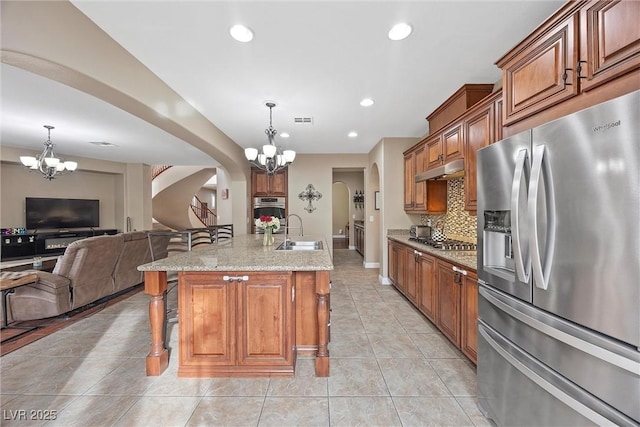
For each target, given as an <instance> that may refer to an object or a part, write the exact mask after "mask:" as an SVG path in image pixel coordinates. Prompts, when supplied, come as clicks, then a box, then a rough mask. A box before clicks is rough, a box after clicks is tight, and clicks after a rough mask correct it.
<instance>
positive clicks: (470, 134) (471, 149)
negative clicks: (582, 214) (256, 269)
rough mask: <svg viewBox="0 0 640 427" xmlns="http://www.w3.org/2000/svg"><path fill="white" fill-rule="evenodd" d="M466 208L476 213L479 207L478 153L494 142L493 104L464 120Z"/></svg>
mask: <svg viewBox="0 0 640 427" xmlns="http://www.w3.org/2000/svg"><path fill="white" fill-rule="evenodd" d="M464 136H465V153H464V176H465V179H464V199H465V200H464V208H465V209H466V210H468V211H475V210H476V209H477V206H478V198H477V186H478V183H477V181H478V179H477V176H476V168H477V164H478V160H477V157H478V155H477V152H478V150H479V149H481V148H483V147H486V146H488V145H489V144H491V142H493V140H494V138H493V104H489V105H487V106H486V107H485V108H483V109H481V110H480V111H478V112H477V113H476V114H474V115H472V116H471V117H468V118H466V119H465V120H464Z"/></svg>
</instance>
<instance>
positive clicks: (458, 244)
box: [409, 237, 477, 251]
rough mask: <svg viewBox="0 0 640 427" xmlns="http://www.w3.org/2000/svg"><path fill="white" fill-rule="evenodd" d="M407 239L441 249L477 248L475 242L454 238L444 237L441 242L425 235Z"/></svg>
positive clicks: (470, 249)
mask: <svg viewBox="0 0 640 427" xmlns="http://www.w3.org/2000/svg"><path fill="white" fill-rule="evenodd" d="M409 240H411V241H413V242H417V243H421V244H423V245H427V246H431V247H433V248H436V249H440V250H443V251H475V250H476V249H477V245H476V244H475V243H469V242H463V241H461V240H454V239H445V240H443V241H441V242H436V241H435V240H433V239H430V238H425V237H409Z"/></svg>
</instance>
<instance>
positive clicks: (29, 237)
mask: <svg viewBox="0 0 640 427" xmlns="http://www.w3.org/2000/svg"><path fill="white" fill-rule="evenodd" d="M117 232H118V230H116V229H90V230H84V229H83V230H64V231H45V232H40V233H32V234H29V233H27V234H7V235H2V257H1V259H2V261H6V260H12V259H19V258H30V257H34V256H50V255H60V254H62V253H64V251H65V249H66V248H67V246H69V245H70V244H71V243H72V242H75V241H76V240H80V239H86V238H87V237H93V236H101V235H104V234H116V233H117Z"/></svg>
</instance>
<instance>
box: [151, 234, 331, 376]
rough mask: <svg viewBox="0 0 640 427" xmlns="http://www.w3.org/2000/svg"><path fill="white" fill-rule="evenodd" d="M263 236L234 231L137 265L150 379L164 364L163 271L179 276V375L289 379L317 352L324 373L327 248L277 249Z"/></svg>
mask: <svg viewBox="0 0 640 427" xmlns="http://www.w3.org/2000/svg"><path fill="white" fill-rule="evenodd" d="M276 236H277V237H276V238H275V239H276V241H275V243H274V244H273V245H272V246H263V236H262V235H252V234H250V235H244V236H236V237H233V238H231V239H227V240H222V241H220V242H218V243H214V244H212V245H210V246H207V247H206V248H204V249H197V250H193V251H191V252H186V253H184V254H180V255H176V256H171V257H168V258H164V259H161V260H158V261H154V262H151V263H148V264H144V265H141V266H139V267H138V270H140V271H143V272H144V274H145V285H144V286H145V287H144V289H145V293H147V294H148V295H150V298H151V300H150V303H149V321H150V324H151V351H150V353H149V355H148V356H147V359H146V370H147V375H148V376H155V375H160V374H162V373H163V372H164V371H165V370H166V369H167V366H168V363H169V351H168V349H167V347H166V342H165V338H166V337H165V336H164V334H165V325H166V303H165V301H166V292H167V272H177V274H178V313H179V318H178V327H179V333H180V334H179V344H178V347H179V348H178V351H179V364H178V376H180V377H220V376H228V377H232V376H243V377H260V376H292V375H293V373H294V368H295V359H296V356H297V355H315V365H316V376H322V377H326V376H329V350H328V341H329V292H330V283H329V274H330V271H331V270H333V262H332V258H331V253H330V251H329V246H328V245H327V242H326V240H325V239H324V238H322V237H318V236H304V237H294V238H292V240H293V241H322V242H323V247H322V249H320V250H276V248H277V247H278V245H279V244H280V243H282V241H283V237H284V236H278V235H276Z"/></svg>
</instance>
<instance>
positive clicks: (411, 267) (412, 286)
mask: <svg viewBox="0 0 640 427" xmlns="http://www.w3.org/2000/svg"><path fill="white" fill-rule="evenodd" d="M404 257H405V258H404V259H405V260H406V267H405V272H404V276H405V288H404V289H405V295H406V296H407V298H409V300H410V301H411V302H413V303H414V304H415V303H417V302H418V287H417V280H416V279H417V274H416V273H417V272H416V258H417V255H416V251H415V250H414V249H413V248H410V247H406V248H405V254H404Z"/></svg>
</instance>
